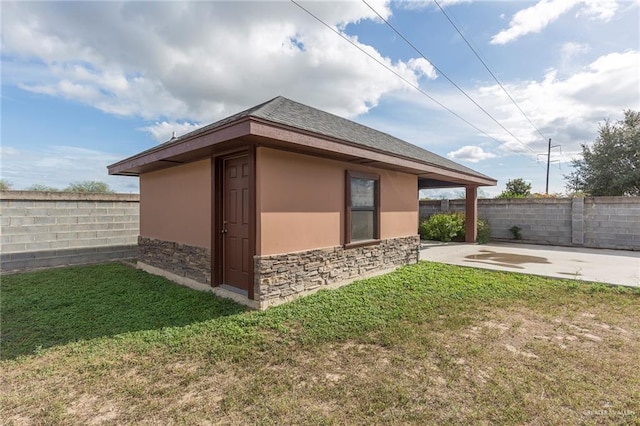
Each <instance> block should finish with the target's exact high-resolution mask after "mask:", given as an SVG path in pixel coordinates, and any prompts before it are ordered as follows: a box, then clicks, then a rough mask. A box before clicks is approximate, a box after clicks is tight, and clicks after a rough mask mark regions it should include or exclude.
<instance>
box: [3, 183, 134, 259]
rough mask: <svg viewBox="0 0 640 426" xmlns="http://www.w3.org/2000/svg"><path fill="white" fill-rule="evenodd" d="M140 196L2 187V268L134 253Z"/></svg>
mask: <svg viewBox="0 0 640 426" xmlns="http://www.w3.org/2000/svg"><path fill="white" fill-rule="evenodd" d="M139 220H140V219H139V195H137V194H78V193H65V192H33V191H4V192H0V235H1V238H2V245H1V250H0V252H1V253H0V269H1V270H2V271H3V272H7V271H16V270H18V271H19V270H28V269H35V268H45V267H52V266H62V265H74V264H83V263H96V262H103V261H110V260H117V259H126V258H135V257H136V255H137V238H138V234H139V229H140V227H139Z"/></svg>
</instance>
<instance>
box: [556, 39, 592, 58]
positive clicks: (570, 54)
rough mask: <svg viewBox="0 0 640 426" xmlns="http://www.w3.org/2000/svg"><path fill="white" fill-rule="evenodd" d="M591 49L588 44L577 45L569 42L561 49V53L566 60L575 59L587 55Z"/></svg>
mask: <svg viewBox="0 0 640 426" xmlns="http://www.w3.org/2000/svg"><path fill="white" fill-rule="evenodd" d="M589 50H590V47H589V45H588V44H586V43H576V42H573V41H569V42H567V43H564V44H563V45H562V46H561V47H560V53H561V55H562V57H563V58H565V59H573V58H574V57H576V56H578V55H581V54H583V53H586V52H588V51H589Z"/></svg>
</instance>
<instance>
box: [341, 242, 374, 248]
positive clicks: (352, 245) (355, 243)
mask: <svg viewBox="0 0 640 426" xmlns="http://www.w3.org/2000/svg"><path fill="white" fill-rule="evenodd" d="M378 244H380V240H364V241H355V242H353V243H347V244H345V245H344V246H343V247H344V248H345V249H352V248H357V247H366V246H377V245H378Z"/></svg>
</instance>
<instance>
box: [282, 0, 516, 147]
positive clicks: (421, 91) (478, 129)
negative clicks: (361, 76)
mask: <svg viewBox="0 0 640 426" xmlns="http://www.w3.org/2000/svg"><path fill="white" fill-rule="evenodd" d="M290 1H291V3H293V4H295V5H296V6H298V7H299V8H300V9H302V10H304V11H305V12H306V13H307V14H309V15H310V16H311V17H313V18H314V19H315V20H317V21H318V22H320V23H321V24H322V25H324V26H325V27H327V28H329V29H330V30H331V31H333V32H334V33H336V34H337V35H339V36H340V37H342V38H343V39H344V40H346V41H348V42H349V43H350V44H351V45H352V46H353V47H355V48H357V49H358V50H360V51H361V52H362V53H364V54H365V55H367V56H368V57H369V58H371V59H373V60H374V61H376V62H377V63H378V64H380V65H382V66H383V67H385V68H386V69H387V70H388V71H389V72H392V73H393V74H395V75H396V77H398V78H400V79H401V80H402V81H404V82H405V83H406V84H407V85H409V86H411V87H413V88H414V89H416V90H417V91H418V92H420V93H421V94H422V95H424V96H426V97H427V98H429V99H430V100H431V101H432V102H435V103H436V104H437V105H438V106H440V107H441V108H443V109H444V110H446V111H447V112H449V113H451V114H453V115H454V116H455V117H457V118H458V119H460V120H462V121H464V122H465V123H466V124H468V125H469V126H471V127H473V128H474V129H475V130H477V131H478V132H480V133H482V134H483V135H485V136H487V137H489V138H491V139H493V140H494V141H496V142H497V143H499V144H503V142H501V141H499V140H498V139H496V138H495V137H493V136H491V135H490V134H489V133H487V132H485V131H484V130H482V129H480V128H479V127H477V126H476V125H475V124H473V123H471V122H470V121H469V120H467V119H466V118H464V117H462V116H461V115H460V114H458V113H457V112H455V111H453V110H452V109H450V108H448V107H447V106H446V105H444V104H443V103H442V102H440V101H438V100H437V99H436V98H434V97H433V96H431V95H429V94H428V93H427V92H425V91H424V90H423V89H421V88H420V87H419V86H417V85H415V84H413V83H412V82H411V81H409V80H407V79H406V78H404V77H403V76H402V75H400V74H399V73H398V72H396V71H395V70H393V68H390V67H389V66H387V64H385V63H384V62H382V61H380V60H379V59H378V58H376V57H375V56H373V55H371V54H370V53H369V52H367V51H366V50H364V49H363V48H361V47H360V46H358V45H357V44H356V43H354V42H353V41H352V40H350V39H349V38H348V37H346V36H345V35H344V34H342V33H341V32H340V31H338V30H336V29H335V28H333V27H332V26H331V25H329V24H327V23H326V22H324V21H323V20H322V19H320V18H318V17H317V16H316V15H314V14H313V13H312V12H311V11H309V10H308V9H306V8H305V7H304V6H302V5H301V4H299V3H298V2H296V1H295V0H290ZM525 146H526V145H525Z"/></svg>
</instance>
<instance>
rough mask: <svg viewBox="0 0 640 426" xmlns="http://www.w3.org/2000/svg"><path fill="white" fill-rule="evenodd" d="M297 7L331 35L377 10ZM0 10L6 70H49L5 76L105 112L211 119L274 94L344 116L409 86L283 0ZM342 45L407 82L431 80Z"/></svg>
mask: <svg viewBox="0 0 640 426" xmlns="http://www.w3.org/2000/svg"><path fill="white" fill-rule="evenodd" d="M370 3H371V4H372V6H373V7H374V8H375V9H376V10H377V11H378V12H379V13H381V15H383V16H385V17H389V16H390V14H391V11H390V9H389V7H388V6H387V4H386V1H384V0H376V1H370ZM303 5H304V6H305V7H307V8H309V9H310V10H311V11H312V12H313V13H315V14H317V15H318V16H319V17H320V18H321V19H323V20H325V21H326V22H327V23H329V24H330V25H332V26H333V27H334V28H336V29H338V30H342V29H343V28H344V27H345V26H346V25H347V24H349V23H354V22H358V21H361V20H363V19H374V18H375V17H376V16H375V15H374V13H373V12H372V11H371V10H370V9H369V8H368V7H366V5H364V4H362V3H360V2H331V3H324V2H317V3H304V4H303ZM3 15H4V16H3V46H2V47H3V53H4V54H5V55H6V61H5V62H7V63H8V64H9V66H8V67H7V68H6V69H5V70H6V71H7V72H11V71H12V70H19V69H20V68H21V66H20V65H21V64H26V63H29V64H32V67H33V68H39V72H37V73H35V72H33V73H31V77H33V76H36V75H37V76H40V77H41V76H42V75H43V74H45V75H46V76H47V77H46V78H45V79H38V80H33V79H30V78H29V77H30V76H24V77H22V76H20V75H15V74H11V75H7V76H6V81H11V82H13V83H15V84H17V85H19V87H21V88H23V89H25V90H29V91H32V92H36V93H41V94H47V95H50V96H58V97H63V98H66V99H71V100H74V101H78V102H82V103H84V104H87V105H90V106H93V107H95V108H98V109H100V110H102V111H104V112H107V113H110V114H115V115H121V116H138V117H142V118H144V119H147V120H165V121H167V120H169V119H170V120H177V121H179V122H181V121H189V122H191V121H198V122H212V121H214V120H216V119H218V118H221V117H224V116H226V115H229V114H231V113H234V112H237V111H239V110H241V109H243V108H246V107H249V106H251V105H255V104H257V103H258V102H261V101H266V100H268V99H270V98H273V97H275V96H277V95H284V96H287V97H290V98H293V99H296V100H299V101H301V102H303V103H307V104H309V105H312V106H315V107H318V108H321V109H324V110H328V111H331V112H333V113H336V114H339V115H342V116H346V117H354V116H357V115H359V114H363V113H366V112H367V111H368V110H369V109H370V108H372V107H374V106H375V105H377V103H378V101H379V99H380V98H381V96H383V95H384V94H386V93H389V92H392V91H396V90H405V89H406V88H407V86H406V84H404V83H403V82H402V81H400V80H399V79H398V78H396V77H394V76H393V75H392V74H391V73H389V72H388V71H387V70H385V69H384V68H382V67H380V66H379V65H378V64H376V63H375V62H373V61H372V60H371V59H370V58H368V57H366V56H365V55H363V54H362V53H360V52H358V51H357V50H356V49H355V48H354V47H353V46H351V45H349V44H348V43H346V42H345V41H344V40H342V39H341V38H340V37H338V36H337V35H336V34H334V33H332V32H331V31H329V30H328V29H327V28H325V27H323V26H322V25H321V24H320V23H318V22H317V21H315V20H314V19H313V18H311V17H309V16H308V15H307V14H305V12H303V11H302V10H300V9H298V8H297V7H296V6H295V5H293V4H292V3H289V2H256V3H251V4H249V3H245V2H185V3H181V2H80V3H76V2H54V3H52V2H16V3H3ZM352 41H353V42H354V43H356V44H358V45H359V46H360V47H361V48H362V49H364V50H366V51H367V52H369V53H370V54H371V55H372V56H374V57H375V58H376V59H378V60H379V61H381V62H383V63H385V64H386V65H387V66H389V67H390V68H392V69H394V70H395V71H396V72H397V73H399V74H401V75H402V76H403V77H404V78H406V79H407V80H409V81H411V82H413V83H414V84H417V83H418V80H419V78H420V77H422V76H426V77H428V78H435V77H436V75H435V72H434V70H433V67H432V66H431V64H429V63H428V62H427V61H425V60H423V59H421V58H418V59H412V60H408V61H406V62H402V61H399V62H392V61H391V60H390V59H389V58H385V57H383V56H382V55H380V53H379V52H378V51H377V50H376V49H375V48H373V47H371V46H368V45H366V44H363V43H361V42H359V41H358V39H357V38H355V37H353V38H352ZM3 60H5V59H3ZM3 78H5V76H3Z"/></svg>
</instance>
